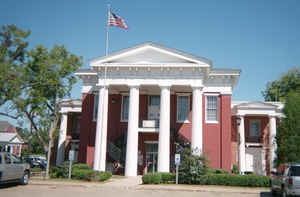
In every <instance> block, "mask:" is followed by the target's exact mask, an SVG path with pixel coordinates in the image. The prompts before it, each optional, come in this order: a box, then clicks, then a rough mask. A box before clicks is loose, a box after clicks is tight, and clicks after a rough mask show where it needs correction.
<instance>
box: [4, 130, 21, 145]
mask: <svg viewBox="0 0 300 197" xmlns="http://www.w3.org/2000/svg"><path fill="white" fill-rule="evenodd" d="M0 143H2V144H3V143H4V144H11V143H12V144H22V143H24V142H23V140H22V139H21V138H20V137H19V136H18V134H17V133H0Z"/></svg>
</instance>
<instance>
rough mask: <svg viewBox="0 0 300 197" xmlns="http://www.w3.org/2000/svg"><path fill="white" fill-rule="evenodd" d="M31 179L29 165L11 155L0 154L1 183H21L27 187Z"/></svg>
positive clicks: (6, 153)
mask: <svg viewBox="0 0 300 197" xmlns="http://www.w3.org/2000/svg"><path fill="white" fill-rule="evenodd" d="M29 177H30V166H29V164H27V163H25V162H24V161H23V160H22V159H21V158H19V157H17V156H15V155H13V154H11V153H8V152H0V183H7V182H19V183H20V184H22V185H26V184H28V181H29Z"/></svg>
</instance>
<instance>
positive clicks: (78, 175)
mask: <svg viewBox="0 0 300 197" xmlns="http://www.w3.org/2000/svg"><path fill="white" fill-rule="evenodd" d="M92 173H93V171H92V170H90V169H83V170H82V169H76V170H74V171H72V176H71V177H72V179H79V180H89V178H90V174H92Z"/></svg>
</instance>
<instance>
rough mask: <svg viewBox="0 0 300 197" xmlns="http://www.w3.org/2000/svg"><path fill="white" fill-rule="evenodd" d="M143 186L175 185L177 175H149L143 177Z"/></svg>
mask: <svg viewBox="0 0 300 197" xmlns="http://www.w3.org/2000/svg"><path fill="white" fill-rule="evenodd" d="M142 180H143V184H160V183H164V184H168V183H175V174H173V173H148V174H145V175H143V177H142Z"/></svg>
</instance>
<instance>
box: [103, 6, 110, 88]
mask: <svg viewBox="0 0 300 197" xmlns="http://www.w3.org/2000/svg"><path fill="white" fill-rule="evenodd" d="M109 15H110V4H107V22H106V49H105V56H107V55H108V47H109V25H108V21H109ZM106 74H107V67H106V66H104V85H106Z"/></svg>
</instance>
